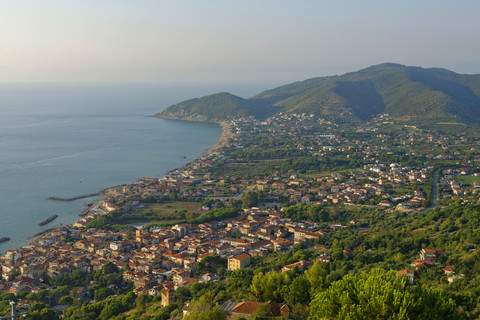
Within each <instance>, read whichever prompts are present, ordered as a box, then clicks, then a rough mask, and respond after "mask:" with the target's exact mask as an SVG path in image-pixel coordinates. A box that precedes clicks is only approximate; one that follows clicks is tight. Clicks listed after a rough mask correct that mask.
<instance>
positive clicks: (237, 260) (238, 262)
mask: <svg viewBox="0 0 480 320" xmlns="http://www.w3.org/2000/svg"><path fill="white" fill-rule="evenodd" d="M250 258H251V256H250V255H249V254H248V253H242V254H239V255H236V256H234V257H232V258H229V259H228V270H232V271H233V270H238V269H242V268H245V267H246V266H249V265H250Z"/></svg>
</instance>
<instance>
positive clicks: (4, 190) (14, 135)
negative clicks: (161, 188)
mask: <svg viewBox="0 0 480 320" xmlns="http://www.w3.org/2000/svg"><path fill="white" fill-rule="evenodd" d="M233 87H234V88H236V89H237V91H235V90H234V91H233V92H234V93H236V94H239V95H242V96H245V97H248V96H250V95H253V94H255V93H258V92H260V91H261V90H262V89H263V88H264V87H263V86H260V85H256V86H255V85H251V86H242V85H236V86H233ZM222 89H225V90H229V91H231V90H232V88H231V87H228V86H227V85H202V86H198V85H196V86H185V85H140V84H134V85H131V84H129V85H127V84H115V85H105V84H102V85H70V84H69V85H67V84H62V85H1V86H0V114H1V117H0V154H1V156H0V181H1V184H0V203H1V206H0V218H1V222H2V223H1V224H0V237H10V238H11V240H10V241H9V242H4V243H2V244H0V253H2V254H3V253H4V252H5V251H6V250H9V249H15V248H18V247H20V246H22V245H25V244H27V243H28V242H29V240H28V239H27V238H28V237H30V236H32V235H34V234H36V233H38V232H40V231H42V230H45V229H47V228H50V227H52V226H58V225H59V224H64V225H65V224H71V223H73V222H74V221H76V220H78V219H80V218H79V216H78V214H79V213H80V212H81V211H82V210H83V208H84V206H85V204H86V203H88V202H90V201H92V199H91V198H90V199H82V200H76V201H72V202H60V201H52V200H46V198H47V197H50V196H62V197H72V196H77V195H82V194H88V193H92V192H96V191H99V190H101V189H104V188H107V187H110V186H113V185H118V184H126V183H132V182H134V181H135V180H136V179H137V178H140V177H145V176H148V177H163V176H164V175H165V174H166V173H167V172H168V171H169V170H171V169H174V168H177V167H180V166H182V165H184V164H186V163H187V162H190V161H192V160H194V159H195V158H196V157H198V156H199V155H200V154H202V153H203V152H205V151H206V150H208V149H209V148H210V147H211V146H212V145H214V144H215V143H216V141H217V140H218V139H219V137H220V134H221V129H220V127H219V126H218V125H217V124H213V123H195V122H184V121H174V120H164V119H157V118H153V117H150V116H151V115H153V114H155V113H157V112H160V111H161V110H163V109H164V108H165V107H168V106H169V105H171V104H173V103H176V102H180V101H182V100H184V99H188V98H193V97H197V96H201V95H205V94H210V93H214V92H217V91H219V90H222ZM52 214H57V215H58V218H57V219H56V220H54V221H53V222H52V223H50V224H48V225H46V226H44V227H40V226H38V223H39V222H40V221H42V220H44V219H46V218H47V217H49V216H50V215H52Z"/></svg>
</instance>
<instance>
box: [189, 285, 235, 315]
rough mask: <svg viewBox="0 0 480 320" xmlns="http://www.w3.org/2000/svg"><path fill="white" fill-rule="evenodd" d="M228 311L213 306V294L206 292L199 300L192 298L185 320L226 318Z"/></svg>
mask: <svg viewBox="0 0 480 320" xmlns="http://www.w3.org/2000/svg"><path fill="white" fill-rule="evenodd" d="M227 315H228V313H227V312H225V311H222V310H220V309H219V307H218V306H215V307H214V306H213V303H212V295H211V293H210V292H207V293H205V294H204V295H203V296H201V297H200V298H199V299H198V300H192V303H191V304H190V306H189V307H188V313H187V314H186V315H185V316H184V317H183V319H184V320H225V319H226V318H227Z"/></svg>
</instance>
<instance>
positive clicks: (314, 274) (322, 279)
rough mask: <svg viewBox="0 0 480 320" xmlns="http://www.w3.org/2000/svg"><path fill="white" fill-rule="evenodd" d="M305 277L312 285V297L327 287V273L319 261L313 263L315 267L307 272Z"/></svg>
mask: <svg viewBox="0 0 480 320" xmlns="http://www.w3.org/2000/svg"><path fill="white" fill-rule="evenodd" d="M305 276H306V277H307V279H308V282H309V283H310V289H311V291H312V292H311V294H312V296H313V295H314V294H316V293H317V292H319V291H321V290H323V288H325V287H326V285H327V271H325V269H323V268H322V266H321V264H320V263H319V262H318V261H315V262H314V263H313V266H311V267H310V269H308V270H307V271H305Z"/></svg>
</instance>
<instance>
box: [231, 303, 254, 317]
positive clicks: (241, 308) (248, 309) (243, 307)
mask: <svg viewBox="0 0 480 320" xmlns="http://www.w3.org/2000/svg"><path fill="white" fill-rule="evenodd" d="M259 305H260V303H258V302H253V301H246V302H241V303H239V304H237V305H236V306H235V308H233V309H232V313H241V314H252V313H254V312H255V311H256V310H257V308H258V306H259Z"/></svg>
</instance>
